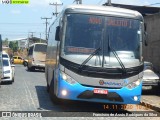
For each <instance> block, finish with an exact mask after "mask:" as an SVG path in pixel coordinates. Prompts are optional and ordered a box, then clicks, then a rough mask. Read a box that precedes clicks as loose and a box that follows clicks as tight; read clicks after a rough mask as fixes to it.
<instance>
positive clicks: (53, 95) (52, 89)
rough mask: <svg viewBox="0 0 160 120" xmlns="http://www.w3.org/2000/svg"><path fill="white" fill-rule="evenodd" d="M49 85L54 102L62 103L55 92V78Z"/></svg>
mask: <svg viewBox="0 0 160 120" xmlns="http://www.w3.org/2000/svg"><path fill="white" fill-rule="evenodd" d="M48 87H49V95H50V98H51V100H52V101H53V103H54V104H60V103H61V100H60V99H59V98H57V96H56V95H55V94H54V80H53V79H52V81H51V85H50V86H48Z"/></svg>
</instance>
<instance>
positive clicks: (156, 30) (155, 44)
mask: <svg viewBox="0 0 160 120" xmlns="http://www.w3.org/2000/svg"><path fill="white" fill-rule="evenodd" d="M144 20H145V23H146V24H147V33H148V46H143V57H144V61H149V62H151V63H152V64H153V66H154V67H155V70H157V72H160V13H158V14H154V15H149V16H146V17H145V18H144Z"/></svg>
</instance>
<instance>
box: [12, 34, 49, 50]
mask: <svg viewBox="0 0 160 120" xmlns="http://www.w3.org/2000/svg"><path fill="white" fill-rule="evenodd" d="M10 41H18V47H19V49H25V48H28V46H30V45H31V44H33V43H37V42H42V43H46V40H44V39H41V38H37V37H32V38H17V39H12V40H10Z"/></svg>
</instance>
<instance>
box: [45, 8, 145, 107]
mask: <svg viewBox="0 0 160 120" xmlns="http://www.w3.org/2000/svg"><path fill="white" fill-rule="evenodd" d="M144 31H145V30H144V20H143V16H142V15H141V14H140V13H139V12H137V11H133V10H128V9H124V8H116V7H112V6H90V5H70V6H67V7H65V8H64V9H63V11H62V12H61V13H60V14H59V16H58V17H57V18H56V20H55V21H54V22H53V23H52V24H51V25H50V27H49V36H48V45H47V53H46V66H45V76H46V82H47V91H48V92H49V94H50V96H51V99H52V101H53V102H55V103H59V102H62V101H63V100H74V101H88V102H99V103H109V104H120V105H121V104H139V103H140V100H141V91H142V76H143V61H142V43H143V39H144V38H145V34H144V33H145V32H144Z"/></svg>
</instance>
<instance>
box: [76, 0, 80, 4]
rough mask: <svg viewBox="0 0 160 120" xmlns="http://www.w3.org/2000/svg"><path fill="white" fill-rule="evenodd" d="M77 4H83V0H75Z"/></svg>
mask: <svg viewBox="0 0 160 120" xmlns="http://www.w3.org/2000/svg"><path fill="white" fill-rule="evenodd" d="M74 2H76V4H82V0H75V1H74Z"/></svg>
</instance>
